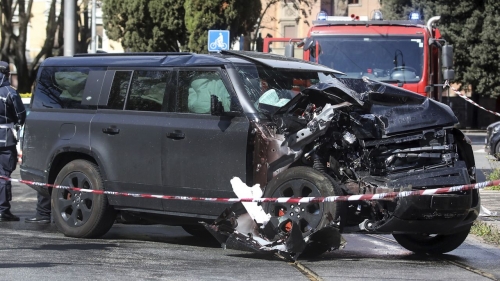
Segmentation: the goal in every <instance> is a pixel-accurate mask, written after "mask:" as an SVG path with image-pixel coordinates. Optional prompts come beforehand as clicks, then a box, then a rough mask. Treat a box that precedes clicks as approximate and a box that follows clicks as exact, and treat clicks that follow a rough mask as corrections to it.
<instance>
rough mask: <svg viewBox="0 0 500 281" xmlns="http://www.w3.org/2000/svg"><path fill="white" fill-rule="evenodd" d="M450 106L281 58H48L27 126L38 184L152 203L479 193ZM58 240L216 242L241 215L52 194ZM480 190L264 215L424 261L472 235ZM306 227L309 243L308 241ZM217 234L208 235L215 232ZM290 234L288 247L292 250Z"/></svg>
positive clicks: (275, 209)
mask: <svg viewBox="0 0 500 281" xmlns="http://www.w3.org/2000/svg"><path fill="white" fill-rule="evenodd" d="M457 122H458V120H457V118H456V117H455V116H454V114H453V112H452V111H451V110H450V108H449V107H448V106H446V105H444V104H441V103H439V102H436V101H434V100H431V99H428V98H426V97H423V96H420V95H417V94H414V93H412V92H409V91H406V90H403V89H401V88H397V87H394V86H391V85H388V84H385V83H379V82H375V81H371V80H369V79H366V78H364V79H347V78H342V74H341V73H339V72H336V71H334V70H332V69H330V68H327V67H324V66H321V65H317V64H313V63H308V62H305V61H301V60H296V59H292V58H285V57H281V56H276V55H270V54H262V53H253V52H238V51H221V52H220V53H217V54H210V55H201V54H192V53H126V54H92V55H91V54H83V55H75V56H74V57H56V58H49V59H47V60H45V61H44V62H43V64H42V66H41V67H40V70H39V72H38V77H37V80H36V88H35V91H34V95H33V100H32V111H31V113H30V116H29V118H28V120H27V122H26V125H25V136H24V144H23V147H24V151H23V161H22V166H21V176H22V178H23V179H24V180H29V181H34V182H42V183H46V184H49V185H52V184H55V185H62V186H70V187H77V188H84V189H94V190H105V191H110V192H127V193H137V194H155V195H161V194H164V195H174V196H194V197H211V198H213V197H219V198H228V197H235V194H234V192H233V189H232V187H231V184H230V180H231V179H232V178H234V177H238V178H240V179H241V180H242V181H243V182H244V183H245V184H246V185H248V186H252V185H255V184H260V186H261V187H262V191H263V196H264V197H325V196H333V195H362V194H377V193H384V192H393V191H396V192H398V191H409V190H423V189H430V188H437V187H445V186H453V185H462V184H469V183H474V182H475V163H474V156H473V152H472V148H471V145H470V142H469V141H468V140H467V138H466V137H465V136H464V134H463V133H462V132H461V131H460V130H458V129H456V128H454V125H456V124H457ZM32 187H33V188H35V189H37V190H38V191H40V192H43V193H44V194H45V195H46V196H51V198H52V206H53V208H52V210H53V217H54V220H55V222H56V225H57V227H58V229H59V230H60V231H61V232H63V233H64V234H65V235H67V236H72V237H99V236H101V235H103V234H105V233H106V232H107V231H108V230H109V229H110V228H111V226H112V225H113V223H114V222H115V220H116V217H117V214H120V218H121V219H123V220H125V221H127V220H130V221H134V220H135V221H137V220H140V221H143V222H148V223H162V224H172V225H181V226H182V227H184V229H186V230H187V231H188V232H190V233H192V234H197V235H201V233H203V232H202V230H205V229H204V228H203V227H202V225H201V224H199V222H200V221H202V222H207V223H211V222H213V221H214V220H215V219H216V218H217V217H218V216H219V215H220V214H221V213H222V212H223V211H224V210H225V209H226V208H227V207H228V205H227V203H222V202H209V201H180V200H162V199H159V198H147V197H140V196H135V197H134V196H119V195H109V194H95V193H86V192H81V191H79V190H75V189H53V188H45V187H40V186H38V185H32ZM479 204H480V200H479V193H478V192H477V190H472V191H459V192H452V193H447V194H439V195H437V194H436V195H424V196H409V197H404V198H396V199H387V200H378V201H366V200H357V201H349V202H335V203H321V202H312V203H307V204H302V205H301V206H300V207H298V206H297V204H295V206H294V205H293V204H285V203H265V204H263V205H262V206H263V208H264V210H265V211H266V212H267V213H268V214H270V216H271V217H275V218H279V220H278V223H277V224H276V226H277V228H278V229H277V230H276V231H278V232H282V233H280V235H278V236H279V237H283V236H286V232H287V231H290V225H291V223H292V222H293V226H294V227H295V232H297V231H298V230H300V232H301V233H302V235H303V236H304V237H305V236H307V235H309V234H311V233H314V232H315V231H317V230H320V229H321V228H323V227H325V226H328V225H332V224H333V225H335V226H336V227H338V229H339V230H340V231H341V232H342V231H343V232H364V233H392V234H393V236H394V237H395V239H396V240H397V241H398V242H399V243H400V244H401V245H402V246H403V247H405V248H407V249H409V250H411V251H414V252H418V253H444V252H448V251H451V250H453V249H455V248H457V247H458V246H459V245H460V244H461V243H462V242H463V241H464V240H465V238H466V237H467V235H468V233H469V231H470V228H471V225H472V222H473V221H474V220H475V219H476V217H477V216H478V211H479V208H480V205H479ZM297 228H298V229H297ZM205 233H207V232H205ZM278 236H277V237H278Z"/></svg>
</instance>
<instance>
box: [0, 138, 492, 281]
mask: <svg viewBox="0 0 500 281" xmlns="http://www.w3.org/2000/svg"><path fill="white" fill-rule="evenodd" d="M472 140H473V144H474V150H475V155H476V164H477V165H478V167H479V168H481V167H482V169H484V170H487V169H491V167H492V165H494V164H492V162H491V161H489V160H487V159H486V157H485V156H486V155H485V154H484V152H481V149H482V143H478V142H481V141H482V142H484V136H483V140H481V136H478V137H477V138H476V137H474V138H472ZM479 174H480V173H479ZM16 177H19V174H18V173H17V172H15V173H14V174H13V178H16ZM13 185H14V187H13V194H14V200H13V202H12V205H13V208H12V211H13V213H15V214H17V215H19V216H20V217H21V219H22V220H21V221H20V222H1V223H0V239H1V240H0V241H1V242H0V260H1V262H0V280H67V279H69V278H78V279H80V280H120V281H123V280H361V279H370V280H390V279H394V280H500V268H499V266H498V265H499V262H498V261H499V260H500V248H498V247H493V246H489V245H487V244H484V243H482V242H481V241H480V240H479V239H478V238H477V237H474V236H472V235H469V237H468V238H467V240H466V242H465V243H464V244H463V245H462V246H460V247H459V248H458V249H456V250H454V251H452V252H450V253H449V254H446V255H441V256H438V257H433V256H422V255H414V254H412V253H411V252H409V251H407V250H405V249H403V248H402V247H400V246H399V245H398V244H397V243H396V242H395V241H394V239H392V236H390V235H362V234H350V235H344V237H345V239H346V240H347V245H346V247H345V248H344V249H341V250H338V251H333V252H330V253H326V254H324V255H322V256H321V257H320V258H317V259H314V260H299V261H298V262H297V263H290V262H286V261H284V260H281V259H279V258H278V257H274V256H266V255H260V254H254V253H247V252H239V251H234V250H223V249H222V248H221V247H220V245H219V244H218V243H216V242H214V241H213V240H212V239H208V238H207V239H205V240H203V239H198V238H195V237H193V236H190V235H189V234H187V233H186V232H184V231H183V230H182V228H180V227H172V226H159V225H152V226H134V225H123V224H115V225H114V226H113V228H112V229H111V230H110V231H109V232H108V233H107V234H106V235H105V236H103V237H102V238H100V239H74V238H68V237H64V236H63V235H62V234H60V233H58V232H57V230H56V228H55V225H54V224H50V225H42V226H38V225H32V224H26V223H24V222H23V220H24V218H25V217H28V216H30V215H33V214H34V209H35V205H36V193H35V192H34V191H33V190H32V189H30V188H29V187H27V186H25V185H23V184H17V183H13Z"/></svg>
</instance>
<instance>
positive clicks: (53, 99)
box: [33, 67, 104, 109]
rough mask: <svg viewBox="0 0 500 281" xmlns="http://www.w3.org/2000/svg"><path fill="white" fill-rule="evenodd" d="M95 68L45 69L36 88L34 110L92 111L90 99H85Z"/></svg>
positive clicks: (100, 69)
mask: <svg viewBox="0 0 500 281" xmlns="http://www.w3.org/2000/svg"><path fill="white" fill-rule="evenodd" d="M103 70H104V68H93V67H43V68H42V69H41V70H40V74H39V77H38V81H37V84H36V87H35V93H34V98H33V108H79V109H90V108H95V106H91V105H89V100H90V97H86V98H85V99H84V98H83V97H84V96H85V95H84V92H85V88H86V84H87V82H88V78H89V76H91V75H90V74H91V72H97V71H103Z"/></svg>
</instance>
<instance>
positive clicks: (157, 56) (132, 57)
mask: <svg viewBox="0 0 500 281" xmlns="http://www.w3.org/2000/svg"><path fill="white" fill-rule="evenodd" d="M235 58H237V59H238V61H240V62H245V61H246V62H254V63H255V62H257V63H260V64H264V65H267V66H270V67H274V68H285V69H301V70H309V71H321V72H330V73H340V72H338V71H335V70H333V69H331V68H328V67H325V66H323V65H319V64H316V63H312V62H307V61H303V60H300V59H296V58H289V57H284V56H280V55H275V54H268V53H260V52H249V51H221V52H220V53H212V54H195V53H183V52H179V53H174V52H164V53H161V52H155V53H153V52H151V53H96V54H76V55H75V56H73V57H68V56H66V57H51V58H48V59H46V60H45V61H44V62H43V66H94V67H99V66H102V67H113V66H135V67H155V66H156V67H161V66H190V65H197V66H221V65H224V64H228V63H232V62H235Z"/></svg>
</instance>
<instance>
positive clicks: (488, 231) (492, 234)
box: [470, 221, 500, 245]
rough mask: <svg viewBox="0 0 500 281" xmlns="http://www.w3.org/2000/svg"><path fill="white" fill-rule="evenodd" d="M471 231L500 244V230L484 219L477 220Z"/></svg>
mask: <svg viewBox="0 0 500 281" xmlns="http://www.w3.org/2000/svg"><path fill="white" fill-rule="evenodd" d="M470 233H471V234H474V235H477V236H479V237H481V238H482V239H484V241H486V242H488V243H491V244H494V245H500V231H499V230H498V229H496V228H493V227H491V226H490V225H488V224H486V223H484V222H482V221H475V222H474V224H473V225H472V228H471V230H470Z"/></svg>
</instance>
